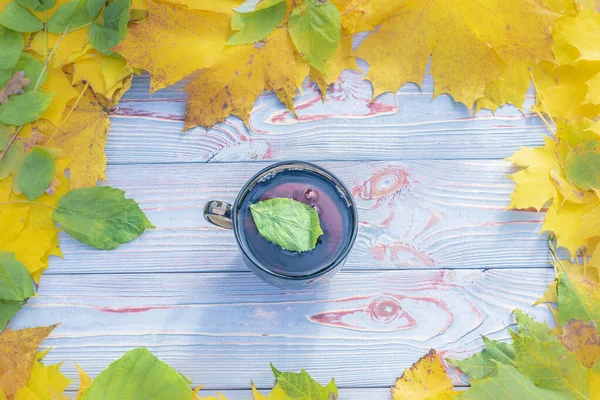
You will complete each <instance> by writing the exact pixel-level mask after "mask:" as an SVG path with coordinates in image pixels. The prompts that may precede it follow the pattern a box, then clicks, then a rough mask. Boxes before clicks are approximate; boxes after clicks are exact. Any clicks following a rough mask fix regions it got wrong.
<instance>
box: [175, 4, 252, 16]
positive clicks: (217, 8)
mask: <svg viewBox="0 0 600 400" xmlns="http://www.w3.org/2000/svg"><path fill="white" fill-rule="evenodd" d="M166 1H167V3H172V4H179V5H182V6H186V7H187V8H189V9H190V10H201V11H212V12H216V13H222V14H225V15H229V16H231V15H232V14H233V9H234V8H237V7H239V6H240V4H242V3H243V1H242V0H219V1H215V0H166Z"/></svg>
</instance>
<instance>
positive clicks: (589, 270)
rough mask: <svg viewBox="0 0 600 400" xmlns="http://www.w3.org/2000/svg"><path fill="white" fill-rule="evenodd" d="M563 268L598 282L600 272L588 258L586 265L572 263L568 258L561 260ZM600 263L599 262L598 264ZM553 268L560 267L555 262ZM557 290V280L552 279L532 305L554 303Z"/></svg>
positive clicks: (556, 298)
mask: <svg viewBox="0 0 600 400" xmlns="http://www.w3.org/2000/svg"><path fill="white" fill-rule="evenodd" d="M561 263H562V265H563V266H564V268H565V269H566V270H567V272H568V273H569V274H572V275H581V276H585V277H586V278H587V279H590V280H592V281H594V282H597V283H600V274H599V272H598V267H596V266H595V265H591V264H592V261H591V260H590V261H589V262H588V264H587V265H582V264H573V263H572V262H570V261H568V260H562V261H561ZM598 265H600V264H598ZM555 268H556V269H558V270H560V269H561V268H562V267H561V266H560V265H558V264H555ZM556 290H557V280H556V279H555V280H553V281H552V282H551V283H550V285H548V288H547V289H546V291H545V292H544V294H543V296H542V297H540V298H539V299H538V301H536V302H535V303H534V305H538V304H541V303H556V302H558V295H557V293H556Z"/></svg>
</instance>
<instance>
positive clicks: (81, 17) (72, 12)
mask: <svg viewBox="0 0 600 400" xmlns="http://www.w3.org/2000/svg"><path fill="white" fill-rule="evenodd" d="M91 21H92V18H90V16H89V15H88V10H87V0H71V1H70V2H68V3H65V4H63V5H61V6H60V7H58V9H57V10H56V11H55V12H54V14H52V17H50V19H49V20H48V23H47V24H46V26H47V28H48V32H52V33H57V34H61V33H63V32H65V31H66V30H67V27H69V32H72V31H74V30H75V29H79V28H81V27H82V26H84V25H87V24H88V23H90V22H91Z"/></svg>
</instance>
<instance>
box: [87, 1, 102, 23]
mask: <svg viewBox="0 0 600 400" xmlns="http://www.w3.org/2000/svg"><path fill="white" fill-rule="evenodd" d="M105 4H106V0H86V8H87V14H88V17H89V18H90V21H93V20H95V19H96V18H97V17H98V13H99V12H100V10H102V7H104V5H105Z"/></svg>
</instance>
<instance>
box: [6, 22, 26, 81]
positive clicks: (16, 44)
mask: <svg viewBox="0 0 600 400" xmlns="http://www.w3.org/2000/svg"><path fill="white" fill-rule="evenodd" d="M24 47H25V42H24V41H23V35H21V34H20V33H19V32H15V31H13V30H10V29H7V28H5V27H3V26H0V49H2V51H0V71H2V72H1V74H2V79H1V80H0V87H4V85H5V84H6V82H8V80H9V79H10V77H11V76H12V70H13V68H14V67H15V65H17V61H19V57H21V52H22V51H23V48H24ZM2 81H4V82H2Z"/></svg>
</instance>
